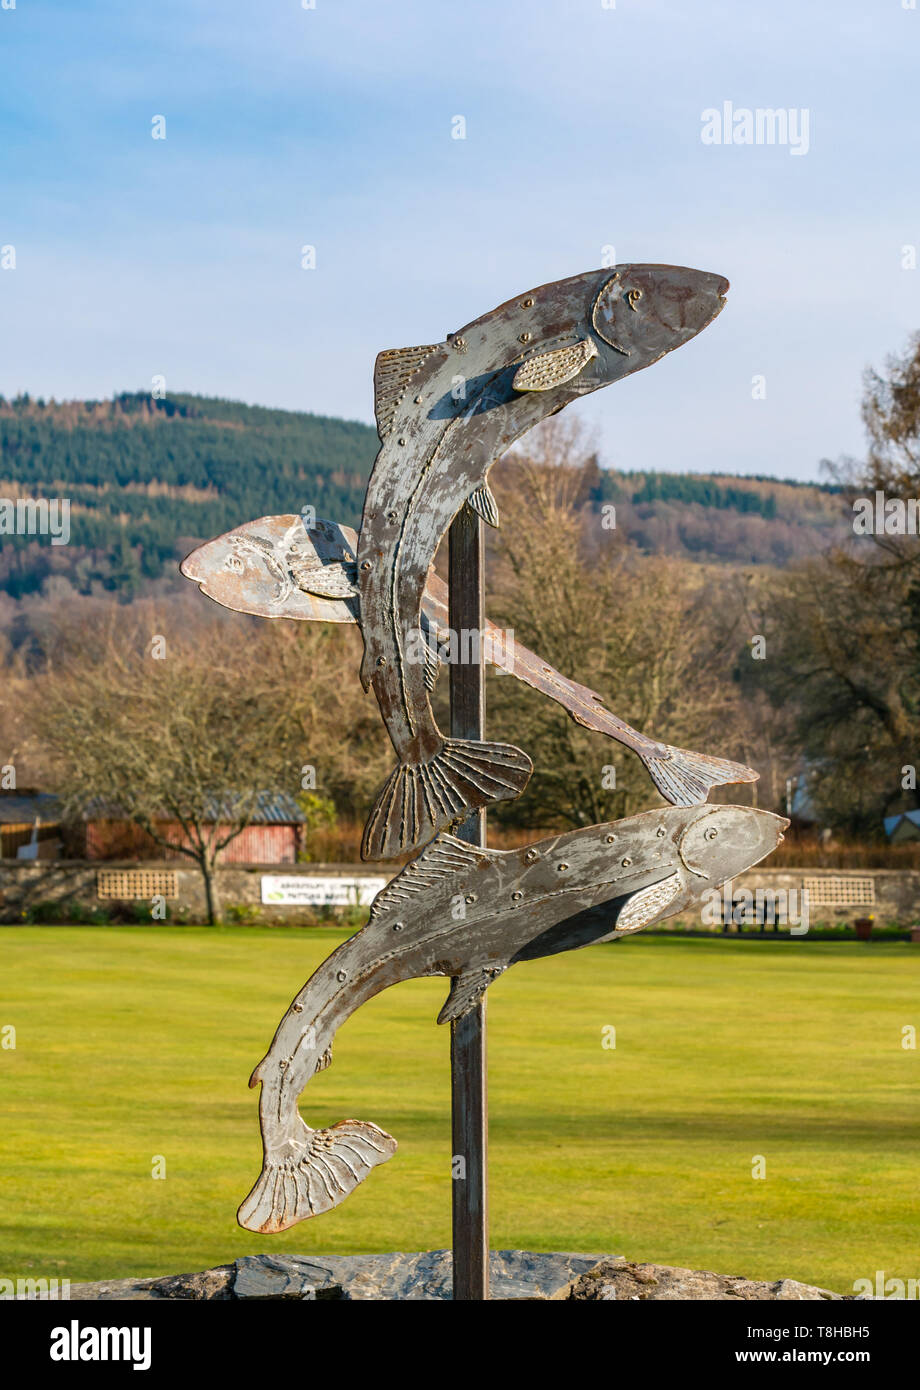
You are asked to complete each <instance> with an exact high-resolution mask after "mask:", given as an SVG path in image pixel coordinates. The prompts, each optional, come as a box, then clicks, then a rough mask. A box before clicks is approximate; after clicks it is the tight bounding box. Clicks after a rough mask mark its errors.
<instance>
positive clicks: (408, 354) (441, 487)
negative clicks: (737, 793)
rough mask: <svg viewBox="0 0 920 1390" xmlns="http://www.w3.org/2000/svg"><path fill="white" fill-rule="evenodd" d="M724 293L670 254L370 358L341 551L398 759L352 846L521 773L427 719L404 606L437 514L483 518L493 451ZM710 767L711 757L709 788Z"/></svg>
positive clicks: (407, 827) (449, 815)
mask: <svg viewBox="0 0 920 1390" xmlns="http://www.w3.org/2000/svg"><path fill="white" fill-rule="evenodd" d="M727 290H728V281H727V280H725V279H724V278H723V277H722V276H721V275H714V274H710V273H709V272H706V271H700V270H691V269H687V268H684V267H679V266H664V265H624V266H618V267H617V268H615V269H607V270H593V271H588V272H587V273H586V274H583V275H575V276H572V277H571V278H569V279H567V280H559V281H556V282H555V283H553V284H549V285H543V286H541V287H540V288H539V289H535V290H529V291H527V292H526V293H524V294H523V295H520V296H518V297H517V298H515V299H512V300H509V301H508V302H507V303H506V304H502V305H500V306H499V308H497V309H495V310H493V311H492V312H491V313H489V314H486V315H485V316H484V317H482V318H479V319H476V320H474V321H473V322H472V323H470V324H467V326H466V327H465V328H462V329H461V330H460V331H459V332H458V333H455V334H450V335H449V336H448V338H447V340H446V341H445V342H442V343H434V344H430V345H428V346H425V347H415V348H400V349H396V350H394V351H387V352H382V353H380V355H379V356H378V358H377V362H376V367H375V371H374V405H375V414H376V419H377V432H378V435H379V437H380V441H381V446H380V450H379V452H378V454H377V459H376V461H375V464H374V468H373V471H372V473H371V478H370V482H369V484H368V488H367V493H366V496H365V502H364V514H363V519H362V523H361V532H360V539H359V543H358V554H357V565H358V568H357V577H358V586H359V590H360V599H361V615H362V631H363V635H364V648H365V650H364V659H363V662H362V665H361V681H362V683H363V685H364V688H365V690H367V689H369V687H370V686H371V685H373V688H374V692H375V694H376V696H377V700H378V703H379V705H380V711H381V714H382V716H383V720H384V723H385V724H386V727H387V731H388V733H389V735H390V739H391V741H392V743H393V747H394V749H395V750H396V754H397V757H398V764H397V767H396V768H395V770H394V771H393V773H392V774H391V775H390V777H389V778H388V779H387V781H386V782H385V783H384V785H383V787H382V788H381V790H380V792H379V793H378V796H377V799H376V802H375V804H374V807H373V809H372V811H371V814H370V816H369V818H368V821H367V824H366V827H365V831H364V839H363V843H362V848H361V854H362V858H364V859H388V858H391V857H393V856H395V855H398V854H402V853H405V852H406V851H407V850H410V849H413V848H417V847H418V846H420V845H422V844H424V843H425V842H426V841H428V840H429V839H431V838H432V836H434V835H435V834H436V833H437V832H438V831H439V830H442V829H444V828H445V827H447V826H450V825H453V824H456V823H457V822H459V821H461V820H463V819H464V818H465V817H466V816H467V815H468V814H469V813H470V812H471V811H473V810H475V809H478V808H480V807H483V806H487V805H489V804H490V803H492V802H496V801H502V800H506V799H508V798H512V797H516V796H518V795H520V793H521V792H522V791H523V789H524V787H525V786H526V784H527V781H528V778H529V777H530V773H531V771H532V764H531V762H530V759H529V758H528V757H527V755H526V753H524V752H522V751H521V749H519V748H516V747H514V746H513V745H511V744H505V743H485V742H472V741H466V740H459V739H452V738H446V737H445V736H444V735H443V734H442V733H441V731H440V729H439V728H438V726H437V724H436V722H435V719H434V715H433V712H432V708H431V701H430V698H429V697H430V691H431V688H432V685H433V683H434V678H435V673H436V660H437V658H436V655H435V653H434V652H430V653H429V655H428V659H427V660H419V659H418V655H417V653H418V650H419V639H420V614H421V607H422V599H423V594H424V591H425V584H426V581H427V578H428V570H429V566H430V564H431V562H432V560H433V558H434V555H435V552H436V551H437V548H438V546H439V544H440V542H441V540H442V538H443V536H444V535H445V533H446V531H447V528H448V527H449V525H450V523H451V521H452V520H453V518H454V517H455V516H456V515H457V513H458V512H459V510H460V508H461V507H463V505H464V504H465V503H467V502H468V503H469V505H470V506H471V507H472V508H473V509H474V510H475V511H476V512H477V513H478V514H479V515H480V516H481V517H482V518H483V519H484V520H485V521H487V522H488V523H489V524H490V525H492V526H497V525H498V521H499V518H498V509H497V507H496V504H495V500H494V498H493V496H492V493H491V491H490V490H489V485H488V473H489V469H490V468H491V466H492V464H493V462H494V461H495V460H496V458H498V457H499V456H500V455H501V454H503V453H504V452H505V451H506V450H507V449H508V448H509V446H510V445H511V444H512V443H513V442H514V441H515V440H516V439H518V438H520V436H521V435H522V434H524V433H525V432H526V431H527V430H529V429H531V428H532V427H533V426H534V425H536V424H538V423H539V422H540V421H541V420H543V419H545V418H546V417H547V416H549V415H553V414H555V413H556V412H557V411H559V410H561V409H563V407H564V406H566V405H568V404H569V403H570V402H572V401H574V400H577V399H578V398H579V397H581V396H585V395H587V394H588V393H589V392H592V391H596V390H598V389H599V388H600V387H601V386H607V385H609V384H610V383H611V382H613V381H618V380H620V379H621V378H623V377H625V376H629V375H631V374H632V373H633V372H637V371H639V370H641V369H642V368H643V367H648V366H651V364H652V363H654V362H657V361H658V360H659V358H661V357H663V356H664V355H665V353H667V352H671V351H673V349H674V348H677V347H680V346H681V345H682V344H683V343H686V342H688V341H689V340H690V339H691V338H693V337H694V336H695V335H696V334H697V333H699V332H700V331H701V330H702V329H703V328H705V327H706V325H707V324H709V323H711V322H712V320H713V319H714V318H715V317H716V315H717V314H718V313H719V311H720V310H721V308H722V306H723V303H724V298H725V294H726V292H727ZM422 641H423V639H422ZM675 751H677V750H675ZM668 761H669V766H668V776H667V783H668V785H669V787H670V788H671V790H672V792H673V793H674V795H672V798H671V799H672V800H673V799H676V798H680V797H681V796H682V788H686V793H687V794H688V795H690V794H692V796H693V799H694V800H697V799H698V796H699V785H700V779H701V777H702V778H703V780H705V779H706V775H707V771H706V762H707V760H706V759H705V758H704V757H702V755H699V754H694V755H689V756H688V760H687V761H686V762H684V761H683V760H682V758H681V756H680V754H679V751H678V755H677V756H676V757H672V758H670V759H669V760H668ZM717 765H718V766H717ZM723 771H724V765H723V764H720V761H719V760H713V766H712V767H711V769H710V772H711V776H712V782H711V783H710V785H711V784H712V783H715V782H719V781H723V780H725V778H724V776H723ZM691 788H692V792H691Z"/></svg>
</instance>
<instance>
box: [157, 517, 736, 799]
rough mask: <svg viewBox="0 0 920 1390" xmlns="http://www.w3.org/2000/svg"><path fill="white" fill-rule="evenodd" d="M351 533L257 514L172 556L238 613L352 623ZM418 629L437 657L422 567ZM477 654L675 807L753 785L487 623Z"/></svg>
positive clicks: (442, 605)
mask: <svg viewBox="0 0 920 1390" xmlns="http://www.w3.org/2000/svg"><path fill="white" fill-rule="evenodd" d="M357 547H358V537H357V534H356V532H355V531H353V530H352V529H351V528H350V527H348V526H339V525H337V524H336V523H335V522H331V521H323V520H316V521H314V522H313V523H312V525H311V526H306V525H305V523H304V522H303V521H302V519H301V518H300V517H298V516H264V517H260V518H259V520H258V521H250V522H247V524H246V525H245V526H240V527H238V528H237V530H235V531H230V532H228V533H227V535H225V536H218V537H217V539H216V540H213V541H208V542H206V544H205V545H201V546H199V547H198V549H197V550H193V551H192V552H191V554H190V555H187V556H186V558H185V559H184V560H183V561H182V565H181V570H182V573H183V574H184V575H185V577H186V578H187V579H191V580H194V581H195V582H196V583H197V584H198V586H199V588H200V590H201V592H202V593H204V594H207V595H208V597H209V598H212V599H214V600H215V602H217V603H220V604H223V605H224V606H225V607H227V608H233V609H236V610H237V611H238V612H242V613H253V614H256V615H258V616H260V617H264V618H297V619H303V620H311V621H315V622H331V623H360V600H359V596H358V588H357V573H356V561H355V556H356V553H357ZM420 628H421V632H422V636H423V639H424V642H425V644H426V649H427V650H428V651H429V652H430V653H431V654H432V657H433V658H435V659H438V660H440V655H439V654H440V652H441V651H442V650H443V634H444V633H445V632H446V631H447V630H448V628H449V623H448V606H447V585H446V584H445V583H444V581H443V580H442V579H440V578H439V577H438V575H437V574H435V572H434V571H433V570H431V571H429V574H428V580H427V583H426V585H425V592H424V594H423V596H422V611H421V622H420ZM483 637H484V640H483V643H482V653H483V658H484V660H486V661H487V662H489V663H491V664H492V665H493V666H495V667H497V668H498V669H499V670H502V671H505V672H507V673H508V674H509V675H512V676H515V677H516V678H517V680H519V681H523V683H524V684H525V685H529V686H531V687H532V688H533V689H534V690H539V691H540V692H541V693H542V694H544V695H548V696H549V697H550V699H551V700H555V701H556V703H557V704H559V705H561V706H562V708H563V709H565V710H567V711H568V713H569V714H570V715H571V717H572V719H574V720H575V722H576V724H581V725H582V727H583V728H586V729H592V730H594V731H595V732H596V733H599V734H606V735H607V737H608V738H613V739H616V740H617V742H618V743H622V744H623V745H624V746H625V747H627V748H631V749H632V751H633V752H634V753H636V754H637V755H638V757H639V758H641V760H642V762H643V763H644V764H645V768H646V771H647V772H648V774H649V776H650V777H651V779H652V781H653V782H654V784H655V786H656V788H657V789H658V791H659V792H660V793H661V795H662V796H663V797H664V798H665V800H666V801H670V802H671V803H672V804H673V805H675V806H697V805H701V804H702V803H703V802H704V801H705V800H706V798H707V796H708V795H709V792H710V791H711V790H712V788H713V787H717V786H723V785H724V784H726V783H732V782H754V781H756V780H757V776H758V774H757V773H756V772H755V771H754V770H753V768H750V767H745V766H744V765H743V764H742V763H735V762H729V761H728V760H727V759H725V758H713V757H710V756H709V755H708V754H705V753H694V752H690V751H689V750H688V749H685V748H675V747H673V746H672V745H671V744H668V743H661V742H659V741H658V739H655V738H652V737H651V736H648V735H646V734H642V733H639V731H638V730H637V729H633V728H631V726H630V725H629V724H627V723H625V722H624V721H623V720H622V719H620V718H618V717H617V715H616V714H614V713H613V711H612V710H608V709H605V708H604V700H603V696H601V695H598V694H597V692H596V691H594V690H591V689H589V688H588V686H585V685H580V684H579V683H578V682H577V681H574V680H570V679H569V678H568V677H567V676H563V675H562V674H561V672H559V671H557V670H556V669H555V667H553V666H550V664H549V663H548V662H546V661H544V660H543V658H542V657H540V656H537V655H536V653H534V652H532V651H529V650H528V649H527V647H525V646H523V645H522V644H521V643H520V642H517V641H514V642H506V641H505V638H504V634H503V632H502V631H501V629H500V628H498V627H496V625H495V624H494V623H491V622H487V623H486V625H485V629H484V633H483Z"/></svg>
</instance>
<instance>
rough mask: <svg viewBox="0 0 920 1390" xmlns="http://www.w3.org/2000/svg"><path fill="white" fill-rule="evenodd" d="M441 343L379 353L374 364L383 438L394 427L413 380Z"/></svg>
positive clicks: (376, 412) (379, 430) (376, 410)
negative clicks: (402, 401)
mask: <svg viewBox="0 0 920 1390" xmlns="http://www.w3.org/2000/svg"><path fill="white" fill-rule="evenodd" d="M437 346H438V344H437V343H429V344H428V345H427V346H426V347H409V348H387V349H386V351H385V352H381V353H378V355H377V361H376V363H375V364H374V415H375V417H376V419H377V433H378V435H379V436H380V438H381V439H384V438H385V437H386V436H387V435H388V434H389V433H390V430H391V429H392V428H393V421H394V419H395V417H396V411H397V408H398V406H399V402H400V401H401V400H402V398H403V396H404V395H405V391H406V387H407V386H408V385H409V382H410V381H411V380H412V378H413V377H414V376H415V373H416V372H417V371H418V369H419V367H420V366H421V365H422V363H423V362H424V361H425V358H426V357H428V356H429V354H430V353H432V352H434V351H435V350H436V348H437Z"/></svg>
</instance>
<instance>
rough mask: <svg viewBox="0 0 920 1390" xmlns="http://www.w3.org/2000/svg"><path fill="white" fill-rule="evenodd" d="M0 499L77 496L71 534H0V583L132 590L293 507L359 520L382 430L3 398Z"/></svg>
mask: <svg viewBox="0 0 920 1390" xmlns="http://www.w3.org/2000/svg"><path fill="white" fill-rule="evenodd" d="M0 449H2V453H0V496H2V497H16V496H29V497H69V498H70V499H71V539H70V544H69V545H67V546H60V547H52V546H51V545H50V544H49V542H48V539H47V538H43V539H42V540H41V541H35V540H30V539H29V537H25V536H21V537H20V536H17V537H14V538H9V537H4V538H3V541H2V544H0V589H5V590H6V591H7V592H8V593H10V594H12V595H14V596H18V595H20V594H23V593H28V592H31V591H34V590H36V589H38V588H40V587H41V584H42V582H43V581H44V579H45V578H46V576H47V575H48V574H50V573H58V574H64V575H66V576H67V578H69V579H70V581H71V583H73V584H75V586H76V587H77V588H78V589H80V590H81V591H83V592H87V591H88V589H89V587H91V586H92V585H94V584H102V585H103V586H104V587H105V588H108V589H117V590H119V591H120V592H122V593H123V594H125V595H130V594H132V593H133V592H136V591H137V590H138V589H139V588H140V587H142V582H143V580H144V579H152V578H155V577H156V576H158V575H159V574H161V573H162V571H163V569H164V567H165V566H167V565H169V566H173V565H174V562H175V560H176V558H177V556H178V554H179V552H182V551H183V547H184V549H185V550H188V549H189V548H190V542H192V541H194V540H205V539H209V538H210V537H212V536H216V535H219V534H220V532H221V531H227V530H230V529H231V528H232V527H234V526H238V525H239V524H240V523H241V522H243V521H249V520H251V519H252V518H253V517H257V516H263V515H266V514H276V513H282V512H298V511H300V509H301V507H304V506H307V505H310V506H313V507H315V508H316V512H317V515H318V516H330V517H334V518H336V519H337V520H342V521H346V522H350V523H351V524H352V525H356V524H357V522H358V521H359V519H360V514H361V499H362V496H363V493H364V488H365V485H366V483H367V477H368V474H369V472H370V467H371V464H372V463H373V460H374V455H375V453H376V451H377V436H376V433H375V432H374V430H372V429H371V428H370V427H369V426H367V425H362V424H359V423H357V422H355V421H348V420H333V419H329V418H327V417H325V416H320V415H306V414H300V413H297V412H294V411H287V410H266V409H263V408H261V407H259V406H247V405H241V404H239V403H237V402H234V401H222V400H213V399H209V398H207V397H203V396H181V395H180V396H171V397H170V398H169V399H166V400H155V399H153V398H152V397H151V396H149V395H143V394H140V393H137V394H133V395H131V394H123V395H120V396H117V397H116V398H115V399H114V400H111V401H86V402H83V401H74V402H66V403H64V404H55V403H51V404H45V402H43V401H41V400H37V401H33V400H30V399H29V398H28V397H20V398H18V399H16V400H14V401H12V402H6V401H2V400H0Z"/></svg>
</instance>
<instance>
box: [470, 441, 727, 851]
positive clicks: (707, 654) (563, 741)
mask: <svg viewBox="0 0 920 1390" xmlns="http://www.w3.org/2000/svg"><path fill="white" fill-rule="evenodd" d="M560 435H561V437H560ZM557 446H558V447H557ZM596 473H597V463H596V459H595V458H594V456H593V454H592V453H591V452H590V450H589V449H588V448H587V447H581V448H580V447H579V440H578V433H577V427H576V429H575V430H573V428H572V426H571V425H570V424H569V425H566V427H565V429H564V430H563V429H562V427H561V425H560V422H556V421H551V422H550V428H549V430H548V431H547V430H546V429H545V427H544V430H543V431H542V432H540V433H539V434H538V436H537V448H536V450H535V451H534V452H533V453H527V454H524V453H523V452H519V453H516V454H515V455H512V456H510V457H509V458H508V459H506V460H505V462H504V464H503V466H502V470H501V471H500V473H499V476H498V478H497V479H496V483H497V489H498V492H499V500H500V503H501V505H502V509H503V511H504V512H505V513H506V514H507V515H508V516H509V518H513V520H511V521H509V524H508V525H507V526H503V527H502V528H501V530H500V532H499V533H498V536H497V538H496V539H495V541H494V542H493V546H494V552H495V570H496V584H495V587H496V589H497V597H496V600H495V601H494V602H493V601H491V600H490V613H491V616H492V617H493V619H495V620H498V619H500V620H501V622H502V623H503V625H505V626H508V627H510V628H512V629H513V630H514V633H515V636H516V638H517V639H518V640H520V641H521V642H523V643H526V645H527V646H531V647H533V648H534V650H536V651H538V652H539V653H540V654H541V656H544V657H545V658H546V659H547V660H549V661H551V662H552V663H553V664H554V665H555V666H556V667H558V669H559V670H561V671H562V672H563V674H564V675H568V676H573V677H576V678H577V679H578V680H579V681H581V682H582V683H583V684H585V685H588V686H589V687H591V688H592V689H593V690H596V691H597V692H598V693H599V694H600V695H602V696H603V698H604V700H605V702H606V703H607V705H608V707H609V708H611V709H613V710H615V711H616V713H617V714H618V715H620V716H621V717H622V718H624V719H626V720H628V721H629V722H630V723H631V724H633V725H634V726H635V727H636V728H638V729H641V730H642V731H643V732H646V733H651V734H653V735H654V736H656V737H658V738H660V739H663V740H666V741H668V742H672V743H677V744H680V745H682V746H684V747H699V748H701V749H703V750H705V751H711V752H714V753H717V754H721V755H724V756H726V757H735V756H737V753H736V744H737V740H736V738H735V737H734V732H733V725H734V723H736V722H737V718H738V716H739V707H740V705H739V696H738V692H737V689H736V687H735V686H734V684H733V683H732V681H731V679H730V678H726V667H727V666H729V667H730V664H731V662H730V649H729V648H726V647H725V646H724V643H723V644H722V646H721V647H720V636H719V633H718V631H717V629H716V626H715V624H714V623H713V621H712V613H711V609H710V602H709V599H710V595H709V594H708V593H707V591H706V587H705V584H704V583H701V580H700V576H699V573H698V572H697V574H695V575H693V576H691V575H690V574H689V567H688V566H686V565H682V564H680V563H679V562H675V561H671V560H665V559H660V558H656V559H652V558H650V557H648V556H644V555H641V554H640V553H639V552H638V551H637V550H636V549H635V548H634V547H632V546H630V545H628V544H627V543H626V542H625V541H623V540H622V539H621V538H620V536H619V535H618V533H617V531H616V530H615V529H607V528H605V527H604V516H603V513H599V512H598V511H597V510H596V509H593V508H591V507H590V506H586V505H585V503H586V501H587V500H588V499H589V496H590V492H591V489H592V488H593V486H594V481H595V479H596ZM510 686H511V682H509V681H507V680H502V679H493V680H492V681H491V682H490V690H489V702H490V728H492V729H493V730H494V731H495V734H496V735H502V736H504V737H506V738H509V739H511V740H512V741H513V742H515V743H518V744H519V745H520V746H521V747H523V748H525V749H526V750H527V751H528V752H529V753H530V755H531V757H532V758H533V760H534V763H535V766H536V769H537V770H536V771H535V773H534V775H533V778H532V780H531V783H530V786H529V787H528V789H527V791H526V792H525V793H524V797H523V798H522V800H521V802H520V803H519V804H514V803H513V804H511V805H509V806H508V807H507V808H505V807H503V808H501V809H500V810H499V811H497V812H496V815H497V817H498V818H499V819H505V820H514V819H522V818H524V819H526V821H527V823H530V824H543V825H546V824H547V822H556V823H559V822H560V821H561V822H567V823H569V824H574V825H587V824H591V823H594V822H598V821H602V820H605V819H612V818H614V817H616V816H621V815H630V814H632V813H633V812H635V811H637V810H639V809H641V808H642V807H645V806H648V805H649V804H650V801H651V798H652V797H654V796H655V793H654V790H653V788H652V786H651V784H650V783H649V781H648V778H647V776H646V774H645V772H644V771H643V769H642V767H641V764H640V763H639V762H638V759H636V758H634V757H633V756H632V755H631V754H629V753H627V752H626V750H625V749H622V748H621V747H620V746H619V745H616V744H612V743H610V742H608V741H607V740H605V739H601V738H599V737H598V735H597V734H592V733H590V732H588V731H586V730H584V729H582V728H580V727H579V726H578V725H576V724H575V723H574V722H573V721H571V720H570V719H568V718H567V717H566V715H565V714H563V713H562V712H561V711H557V710H551V709H550V708H548V706H547V704H546V701H545V699H542V698H541V697H539V696H537V695H535V694H533V693H532V692H527V691H521V690H520V688H519V687H518V686H515V687H514V689H513V690H512V689H510V688H509V687H510ZM748 795H750V793H749V792H748Z"/></svg>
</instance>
